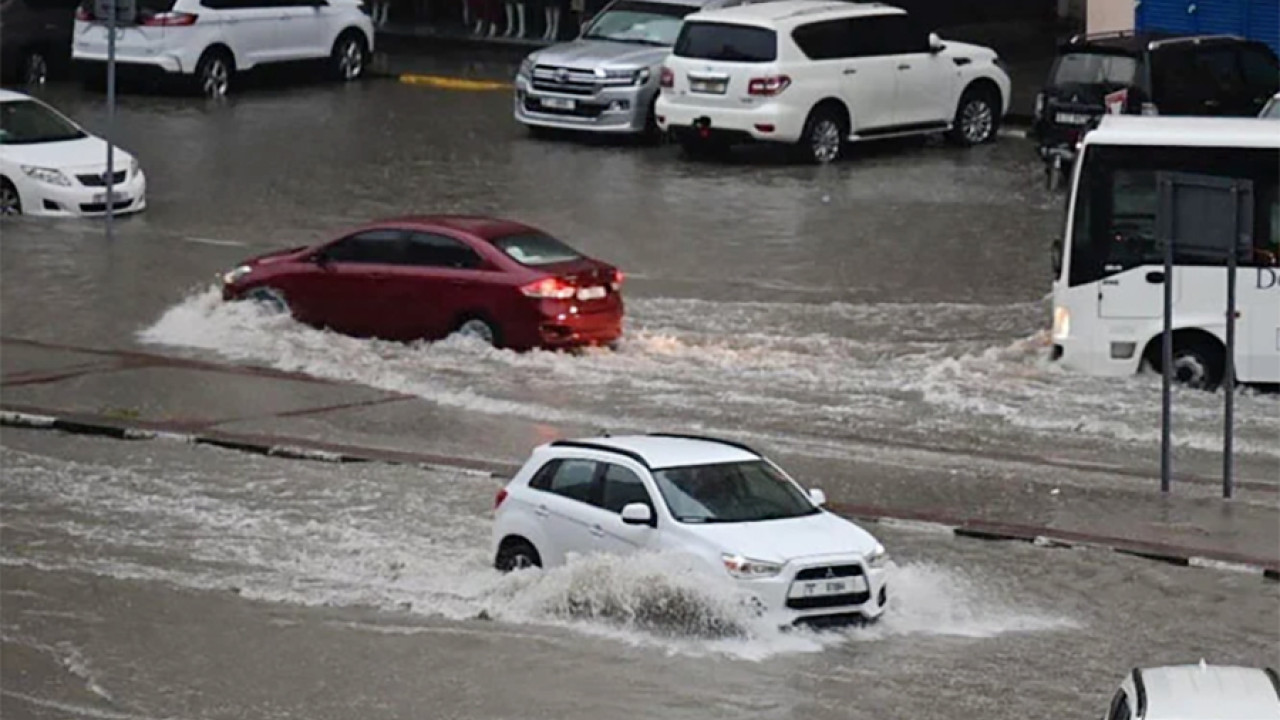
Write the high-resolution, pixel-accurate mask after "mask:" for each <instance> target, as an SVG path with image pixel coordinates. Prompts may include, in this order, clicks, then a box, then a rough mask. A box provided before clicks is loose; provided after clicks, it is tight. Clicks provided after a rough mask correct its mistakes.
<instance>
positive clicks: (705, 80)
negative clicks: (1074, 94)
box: [656, 0, 1011, 163]
mask: <svg viewBox="0 0 1280 720" xmlns="http://www.w3.org/2000/svg"><path fill="white" fill-rule="evenodd" d="M660 84H661V86H662V91H661V95H660V96H659V97H658V102H657V106H656V113H657V116H658V117H657V119H658V125H659V127H661V128H663V129H664V130H667V131H668V132H669V133H670V134H672V135H674V136H675V137H676V139H677V140H679V141H680V143H681V145H683V146H684V148H685V150H686V151H688V152H689V153H691V154H696V153H699V152H702V151H705V150H707V149H710V148H723V147H724V146H727V145H729V144H732V143H735V142H744V141H767V142H779V143H789V144H792V145H794V147H795V150H796V151H797V154H798V155H799V156H800V157H801V159H804V160H806V161H810V162H818V163H827V162H832V161H834V160H836V159H837V158H839V156H840V153H841V150H842V148H843V145H844V144H845V143H846V142H856V141H862V140H873V139H877V138H886V137H895V136H902V135H916V134H924V133H937V132H946V133H948V134H949V135H950V137H951V138H952V139H953V140H955V141H956V142H957V143H959V144H962V145H977V144H979V143H984V142H987V141H989V140H991V139H992V138H994V137H995V135H996V130H997V129H998V128H999V125H1000V121H1001V119H1002V118H1003V117H1004V115H1005V113H1006V112H1007V111H1008V109H1009V94H1010V86H1011V83H1010V81H1009V76H1008V74H1006V73H1005V71H1004V70H1003V69H1002V68H1001V66H1000V64H999V61H998V59H997V57H996V54H995V52H993V51H991V50H989V49H987V48H982V47H978V46H976V45H967V44H964V43H958V42H952V41H945V42H944V41H943V40H941V39H939V38H938V37H937V36H936V35H933V34H930V33H928V32H926V31H924V30H923V29H921V28H919V27H918V26H917V25H916V24H915V23H914V22H913V20H912V18H911V17H910V16H909V15H907V13H906V12H904V11H903V10H901V9H898V8H895V7H890V6H888V5H882V4H880V3H848V2H832V1H831V0H778V1H776V2H763V3H753V4H747V5H739V6H736V7H731V8H725V9H719V10H710V11H705V12H700V13H696V14H693V15H689V16H688V17H687V18H685V23H684V26H683V27H682V28H681V31H680V36H679V37H678V38H677V39H676V43H675V47H674V49H673V51H672V53H671V55H670V57H668V59H667V60H666V63H665V65H664V67H663V68H662V74H661V78H660Z"/></svg>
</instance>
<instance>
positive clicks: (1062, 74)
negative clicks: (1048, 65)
mask: <svg viewBox="0 0 1280 720" xmlns="http://www.w3.org/2000/svg"><path fill="white" fill-rule="evenodd" d="M1137 74H1138V59H1137V58H1133V57H1129V56H1128V55H1108V54H1105V53H1068V54H1066V55H1063V56H1062V57H1060V58H1058V64H1057V65H1056V66H1055V67H1054V69H1053V84H1054V85H1132V84H1134V82H1135V80H1136V79H1137V78H1136V76H1137Z"/></svg>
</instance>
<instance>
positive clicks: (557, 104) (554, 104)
mask: <svg viewBox="0 0 1280 720" xmlns="http://www.w3.org/2000/svg"><path fill="white" fill-rule="evenodd" d="M538 102H539V103H540V104H541V105H542V107H544V108H551V109H552V110H572V109H574V108H576V107H577V106H578V103H577V101H575V100H570V99H568V98H553V97H546V98H541V99H540V100H538Z"/></svg>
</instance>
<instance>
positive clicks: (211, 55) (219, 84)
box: [196, 48, 235, 100]
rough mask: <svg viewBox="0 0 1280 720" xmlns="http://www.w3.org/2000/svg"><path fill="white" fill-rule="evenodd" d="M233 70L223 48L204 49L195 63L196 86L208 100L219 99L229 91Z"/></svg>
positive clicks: (229, 58)
mask: <svg viewBox="0 0 1280 720" xmlns="http://www.w3.org/2000/svg"><path fill="white" fill-rule="evenodd" d="M233 72H235V71H234V69H233V67H232V64H231V57H230V56H229V55H228V54H227V53H226V51H225V50H221V49H218V48H211V49H209V50H205V52H204V55H202V56H201V57H200V62H198V63H196V86H197V89H198V90H199V91H200V94H201V95H203V96H205V97H206V98H209V99H210V100H220V99H222V98H224V97H226V96H227V93H228V92H230V91H231V75H232V73H233Z"/></svg>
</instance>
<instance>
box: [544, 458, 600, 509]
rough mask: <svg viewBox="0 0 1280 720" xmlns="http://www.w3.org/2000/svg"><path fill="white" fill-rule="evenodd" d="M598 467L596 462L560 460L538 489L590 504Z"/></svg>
mask: <svg viewBox="0 0 1280 720" xmlns="http://www.w3.org/2000/svg"><path fill="white" fill-rule="evenodd" d="M598 466H599V464H598V463H596V462H595V461H594V460H560V461H559V462H558V463H557V464H556V466H555V467H554V468H553V469H552V470H550V471H549V472H548V474H547V476H546V478H545V479H543V481H542V483H540V486H539V487H538V488H537V489H539V490H546V491H547V492H551V493H555V494H556V495H560V496H562V497H567V498H569V499H570V500H577V501H579V502H584V503H590V502H592V500H593V492H592V490H593V487H594V481H595V477H596V470H597V469H598ZM530 486H531V487H532V486H533V484H532V483H530Z"/></svg>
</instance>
